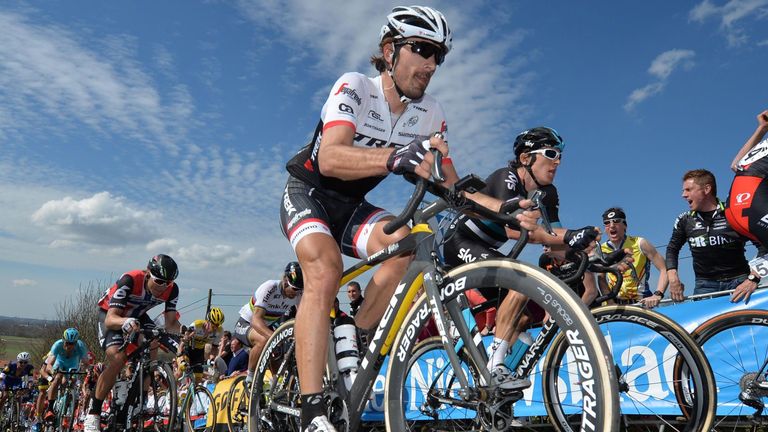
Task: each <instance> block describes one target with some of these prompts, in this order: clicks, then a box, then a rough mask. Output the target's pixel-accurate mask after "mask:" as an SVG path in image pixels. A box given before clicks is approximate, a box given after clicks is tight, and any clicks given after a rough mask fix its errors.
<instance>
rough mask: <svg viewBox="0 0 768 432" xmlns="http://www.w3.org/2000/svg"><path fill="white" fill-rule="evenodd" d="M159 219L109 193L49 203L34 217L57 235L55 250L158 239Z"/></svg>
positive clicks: (68, 198) (33, 216) (153, 213)
mask: <svg viewBox="0 0 768 432" xmlns="http://www.w3.org/2000/svg"><path fill="white" fill-rule="evenodd" d="M159 218H160V215H159V214H158V213H156V212H152V211H144V210H139V209H138V208H136V207H134V206H132V205H130V204H129V203H127V202H126V200H125V199H124V198H122V197H113V196H112V195H111V194H110V193H109V192H99V193H97V194H95V195H93V196H92V197H89V198H83V199H80V200H76V199H74V198H72V197H64V198H62V199H59V200H52V201H48V202H46V203H45V204H43V205H42V206H41V207H40V208H39V209H38V210H37V211H36V212H35V213H34V214H33V215H32V221H33V222H34V223H35V224H37V225H38V226H41V227H44V228H45V229H47V230H48V231H50V232H51V233H52V234H53V235H54V237H55V238H54V240H53V242H52V246H56V247H69V246H71V245H73V244H77V243H84V244H88V245H122V244H126V243H128V244H130V243H142V242H146V241H149V240H152V239H154V238H156V237H157V236H158V233H157V232H156V230H155V228H154V227H153V224H152V222H153V221H155V220H157V219H159Z"/></svg>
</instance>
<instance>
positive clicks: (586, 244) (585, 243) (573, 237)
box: [563, 226, 600, 251]
mask: <svg viewBox="0 0 768 432" xmlns="http://www.w3.org/2000/svg"><path fill="white" fill-rule="evenodd" d="M598 237H600V230H599V229H597V228H595V227H593V226H585V227H583V228H579V229H575V230H566V231H565V234H564V235H563V240H564V241H565V244H566V245H568V246H570V247H571V248H573V249H576V250H585V251H589V250H592V248H594V247H595V240H597V238H598Z"/></svg>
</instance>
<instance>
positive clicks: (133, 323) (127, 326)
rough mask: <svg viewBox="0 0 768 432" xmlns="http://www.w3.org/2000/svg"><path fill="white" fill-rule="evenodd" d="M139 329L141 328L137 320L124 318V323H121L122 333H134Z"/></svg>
mask: <svg viewBox="0 0 768 432" xmlns="http://www.w3.org/2000/svg"><path fill="white" fill-rule="evenodd" d="M140 329H141V326H140V325H139V320H137V319H136V318H126V320H125V321H123V333H125V334H128V333H134V332H137V331H139V330H140Z"/></svg>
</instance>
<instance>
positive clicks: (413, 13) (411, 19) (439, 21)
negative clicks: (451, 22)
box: [380, 6, 453, 53]
mask: <svg viewBox="0 0 768 432" xmlns="http://www.w3.org/2000/svg"><path fill="white" fill-rule="evenodd" d="M388 34H391V35H392V36H394V38H395V39H406V38H409V37H420V38H424V39H429V40H431V41H434V42H437V43H438V44H440V45H442V46H444V47H445V52H446V53H448V51H450V50H451V43H452V41H453V39H452V37H451V29H450V28H448V21H446V20H445V17H444V16H443V14H442V13H440V11H438V10H436V9H432V8H431V7H427V6H397V7H395V8H394V9H392V13H390V14H389V15H387V24H385V25H384V26H383V27H382V28H381V35H380V39H381V40H384V38H385V37H386V36H387V35H388Z"/></svg>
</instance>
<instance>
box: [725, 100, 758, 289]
mask: <svg viewBox="0 0 768 432" xmlns="http://www.w3.org/2000/svg"><path fill="white" fill-rule="evenodd" d="M766 132H768V110H766V111H763V112H761V113H760V114H758V115H757V129H755V132H754V133H752V136H750V137H749V139H747V142H746V143H744V145H743V146H742V147H741V149H739V151H738V153H736V157H734V158H733V163H732V164H731V168H732V169H733V170H734V171H735V172H736V177H735V178H734V179H733V183H731V191H730V193H729V194H728V208H727V209H726V210H725V217H726V218H727V219H728V223H730V224H731V227H733V229H734V230H736V232H738V233H739V234H741V235H743V236H745V237H747V238H749V239H751V240H753V241H755V242H759V248H760V250H759V251H758V255H760V258H762V259H758V260H756V261H757V262H758V263H757V266H758V267H759V268H761V269H763V275H765V270H766V269H768V264H766V262H765V261H764V258H765V253H766V250H765V248H766V247H768V223H767V222H766V221H765V219H766V215H768V199H766V198H768V181H766V178H767V177H768V158H766V155H768V139H763V138H764V137H765V134H766ZM760 263H762V264H760ZM748 282H749V283H746V284H741V285H739V286H738V287H736V290H735V291H734V292H733V295H732V297H731V300H732V301H734V302H736V301H740V300H741V299H742V298H743V299H744V301H749V296H751V295H752V292H753V291H754V290H755V289H756V288H757V286H758V285H759V284H760V274H759V273H758V271H757V269H755V268H753V269H752V271H751V274H750V275H749V277H748Z"/></svg>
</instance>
